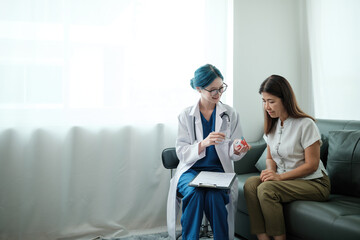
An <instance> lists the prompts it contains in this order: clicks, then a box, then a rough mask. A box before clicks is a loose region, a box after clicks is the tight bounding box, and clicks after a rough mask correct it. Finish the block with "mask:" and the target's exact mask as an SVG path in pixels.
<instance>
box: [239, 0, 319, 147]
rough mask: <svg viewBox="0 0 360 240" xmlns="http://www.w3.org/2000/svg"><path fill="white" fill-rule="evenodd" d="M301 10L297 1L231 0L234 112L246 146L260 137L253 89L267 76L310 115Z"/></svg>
mask: <svg viewBox="0 0 360 240" xmlns="http://www.w3.org/2000/svg"><path fill="white" fill-rule="evenodd" d="M302 9H303V3H302V2H301V0H293V1H287V0H234V76H233V77H234V107H235V108H236V109H237V110H238V111H239V113H240V116H241V124H242V127H243V131H244V135H245V137H246V138H247V140H248V141H255V140H258V139H259V138H261V136H262V134H263V112H262V100H261V95H259V94H258V90H259V87H260V84H261V82H262V81H263V80H265V79H266V78H267V77H268V76H270V75H271V74H278V75H282V76H284V77H285V78H286V79H288V80H289V82H290V84H291V85H292V87H293V89H294V91H295V94H296V96H297V100H298V102H299V105H300V107H301V108H302V109H303V110H304V111H306V112H308V113H310V114H312V112H311V109H310V107H309V106H311V104H309V102H312V99H311V98H309V90H308V89H309V86H310V85H309V84H308V79H309V78H308V77H307V76H308V75H307V74H308V68H307V64H306V63H307V47H306V45H305V44H304V42H306V41H305V40H306V36H305V35H304V34H303V32H304V28H303V26H304V25H303V17H302V15H303V11H302Z"/></svg>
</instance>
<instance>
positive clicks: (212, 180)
mask: <svg viewBox="0 0 360 240" xmlns="http://www.w3.org/2000/svg"><path fill="white" fill-rule="evenodd" d="M235 177H236V174H235V173H223V172H209V171H201V172H200V173H199V174H198V175H196V176H195V177H194V179H193V180H191V182H190V183H189V186H192V187H207V188H217V189H230V188H231V185H232V184H233V182H234V180H235Z"/></svg>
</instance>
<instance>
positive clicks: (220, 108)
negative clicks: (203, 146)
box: [189, 100, 227, 132]
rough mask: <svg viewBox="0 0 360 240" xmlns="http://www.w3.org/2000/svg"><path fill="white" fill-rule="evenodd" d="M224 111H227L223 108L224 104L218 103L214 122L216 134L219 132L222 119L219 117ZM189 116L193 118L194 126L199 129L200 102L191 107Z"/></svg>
mask: <svg viewBox="0 0 360 240" xmlns="http://www.w3.org/2000/svg"><path fill="white" fill-rule="evenodd" d="M226 111H227V109H226V108H225V106H224V104H222V103H221V102H218V103H217V104H216V121H215V131H216V132H218V131H219V130H220V127H221V125H222V122H223V118H222V117H221V116H222V115H223V113H224V112H226ZM189 115H190V116H194V117H195V125H197V127H198V128H199V129H200V126H201V118H200V100H199V101H198V103H197V104H195V105H194V106H193V107H192V109H191V111H190V114H189Z"/></svg>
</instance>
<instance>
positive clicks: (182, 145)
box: [176, 113, 205, 164]
mask: <svg viewBox="0 0 360 240" xmlns="http://www.w3.org/2000/svg"><path fill="white" fill-rule="evenodd" d="M199 145H200V142H199V141H197V140H195V137H194V130H193V125H192V121H191V119H190V117H189V116H188V115H186V114H184V113H182V114H180V115H179V116H178V135H177V138H176V154H177V156H178V158H179V160H180V162H184V163H185V164H191V163H193V162H196V161H197V160H199V159H201V158H203V157H204V156H205V151H203V152H199Z"/></svg>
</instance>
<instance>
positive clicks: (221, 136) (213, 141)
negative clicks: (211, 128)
mask: <svg viewBox="0 0 360 240" xmlns="http://www.w3.org/2000/svg"><path fill="white" fill-rule="evenodd" d="M224 140H225V133H222V132H211V133H210V134H209V135H208V136H207V137H206V138H205V139H204V140H202V141H201V147H203V148H206V147H209V146H211V145H218V144H219V143H222V142H223V141H224Z"/></svg>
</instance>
